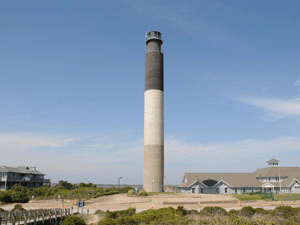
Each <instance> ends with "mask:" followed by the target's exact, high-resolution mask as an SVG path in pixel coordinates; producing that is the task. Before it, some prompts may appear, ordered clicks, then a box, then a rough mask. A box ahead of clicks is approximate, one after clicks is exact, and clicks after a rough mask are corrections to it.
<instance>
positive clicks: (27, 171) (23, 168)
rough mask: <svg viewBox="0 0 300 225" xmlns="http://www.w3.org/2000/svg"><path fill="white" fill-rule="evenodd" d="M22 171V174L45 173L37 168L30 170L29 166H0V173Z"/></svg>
mask: <svg viewBox="0 0 300 225" xmlns="http://www.w3.org/2000/svg"><path fill="white" fill-rule="evenodd" d="M2 172H4V173H22V174H38V175H45V174H43V173H41V172H39V171H37V170H35V171H32V170H30V168H29V167H26V166H18V167H9V166H0V173H2Z"/></svg>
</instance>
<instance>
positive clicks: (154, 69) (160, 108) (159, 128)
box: [144, 31, 164, 192]
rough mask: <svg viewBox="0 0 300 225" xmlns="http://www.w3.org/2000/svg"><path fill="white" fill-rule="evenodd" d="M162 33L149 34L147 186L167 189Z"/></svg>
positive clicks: (146, 80) (145, 131) (145, 164)
mask: <svg viewBox="0 0 300 225" xmlns="http://www.w3.org/2000/svg"><path fill="white" fill-rule="evenodd" d="M162 43H163V42H162V40H161V33H160V32H158V31H150V32H147V33H146V54H145V108H144V189H145V190H146V191H147V192H163V191H164V56H163V53H162V52H161V45H162Z"/></svg>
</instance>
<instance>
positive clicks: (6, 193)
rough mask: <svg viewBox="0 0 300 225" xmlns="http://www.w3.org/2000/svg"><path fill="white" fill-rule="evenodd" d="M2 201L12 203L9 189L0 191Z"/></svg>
mask: <svg viewBox="0 0 300 225" xmlns="http://www.w3.org/2000/svg"><path fill="white" fill-rule="evenodd" d="M0 201H1V202H3V203H12V200H11V196H10V192H9V191H0Z"/></svg>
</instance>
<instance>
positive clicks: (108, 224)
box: [98, 218, 117, 225]
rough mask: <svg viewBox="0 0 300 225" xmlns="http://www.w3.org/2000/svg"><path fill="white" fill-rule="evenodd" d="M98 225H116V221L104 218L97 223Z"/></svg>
mask: <svg viewBox="0 0 300 225" xmlns="http://www.w3.org/2000/svg"><path fill="white" fill-rule="evenodd" d="M98 225H117V222H116V220H114V219H111V218H105V219H103V220H100V221H99V222H98Z"/></svg>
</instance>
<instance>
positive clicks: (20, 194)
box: [9, 184, 30, 203]
mask: <svg viewBox="0 0 300 225" xmlns="http://www.w3.org/2000/svg"><path fill="white" fill-rule="evenodd" d="M9 193H10V196H11V200H12V202H20V203H27V202H29V199H30V197H29V192H28V190H27V188H25V187H23V186H19V185H17V184H16V185H14V186H13V187H12V188H11V190H9Z"/></svg>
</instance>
